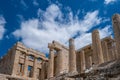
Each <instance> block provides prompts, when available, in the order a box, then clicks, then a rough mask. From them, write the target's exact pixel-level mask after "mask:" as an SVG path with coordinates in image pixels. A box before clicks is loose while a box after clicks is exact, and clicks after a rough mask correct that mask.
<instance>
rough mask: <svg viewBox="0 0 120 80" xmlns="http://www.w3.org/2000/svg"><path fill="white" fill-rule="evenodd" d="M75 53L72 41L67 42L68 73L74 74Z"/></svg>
mask: <svg viewBox="0 0 120 80" xmlns="http://www.w3.org/2000/svg"><path fill="white" fill-rule="evenodd" d="M76 71H77V70H76V52H75V45H74V39H72V38H71V39H70V40H69V72H76Z"/></svg>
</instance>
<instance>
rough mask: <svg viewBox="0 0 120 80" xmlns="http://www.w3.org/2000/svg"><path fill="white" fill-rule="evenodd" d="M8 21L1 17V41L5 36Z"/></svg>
mask: <svg viewBox="0 0 120 80" xmlns="http://www.w3.org/2000/svg"><path fill="white" fill-rule="evenodd" d="M5 23H6V21H5V19H4V17H3V16H0V40H1V39H2V38H3V35H4V33H5V28H4V25H5Z"/></svg>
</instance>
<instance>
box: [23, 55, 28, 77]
mask: <svg viewBox="0 0 120 80" xmlns="http://www.w3.org/2000/svg"><path fill="white" fill-rule="evenodd" d="M23 76H25V77H27V76H28V55H27V54H26V56H25V61H24V75H23Z"/></svg>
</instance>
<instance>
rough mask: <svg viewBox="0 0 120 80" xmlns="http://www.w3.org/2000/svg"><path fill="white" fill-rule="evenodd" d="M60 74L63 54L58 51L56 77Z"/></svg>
mask: <svg viewBox="0 0 120 80" xmlns="http://www.w3.org/2000/svg"><path fill="white" fill-rule="evenodd" d="M62 73H63V54H62V50H59V51H58V55H57V75H59V74H62Z"/></svg>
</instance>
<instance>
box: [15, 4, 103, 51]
mask: <svg viewBox="0 0 120 80" xmlns="http://www.w3.org/2000/svg"><path fill="white" fill-rule="evenodd" d="M98 14H99V11H98V10H95V11H93V12H87V13H86V14H85V16H84V17H83V19H78V16H77V15H75V16H73V13H72V11H71V10H69V12H68V14H64V13H62V11H61V9H60V8H59V6H57V5H55V4H51V5H50V6H49V7H48V8H47V9H46V11H43V10H41V9H39V10H38V17H39V19H37V18H36V19H30V20H28V21H23V22H22V24H21V28H20V29H18V30H16V31H15V32H13V34H14V35H15V36H16V37H18V38H22V42H23V43H24V44H25V45H27V46H28V47H31V48H34V49H37V50H40V51H42V52H47V51H48V50H47V46H48V43H49V42H52V40H56V41H59V42H60V43H62V44H66V43H68V40H69V38H71V37H74V36H75V35H76V34H77V33H79V35H77V38H76V39H75V41H76V43H78V44H79V45H80V46H78V44H76V46H77V49H78V48H80V47H83V46H84V45H86V44H87V43H90V39H91V38H90V37H91V36H90V33H86V31H89V30H90V29H91V28H93V27H94V26H96V25H99V24H100V23H102V22H103V21H105V20H103V18H101V17H98Z"/></svg>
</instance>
